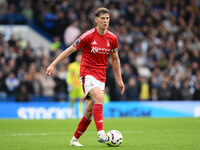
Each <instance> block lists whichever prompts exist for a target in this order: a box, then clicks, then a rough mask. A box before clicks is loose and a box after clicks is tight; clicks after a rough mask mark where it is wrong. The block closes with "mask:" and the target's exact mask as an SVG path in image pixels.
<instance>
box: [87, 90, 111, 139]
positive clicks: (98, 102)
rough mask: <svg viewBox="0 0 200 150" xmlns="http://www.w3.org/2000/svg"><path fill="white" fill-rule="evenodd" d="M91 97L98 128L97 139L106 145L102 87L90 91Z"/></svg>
mask: <svg viewBox="0 0 200 150" xmlns="http://www.w3.org/2000/svg"><path fill="white" fill-rule="evenodd" d="M89 96H90V97H92V99H93V100H94V107H93V117H94V121H95V125H96V128H97V139H98V141H99V142H102V143H105V142H106V140H107V136H106V134H105V131H104V129H103V103H104V95H103V92H102V89H101V88H100V87H94V88H93V89H91V90H90V92H89Z"/></svg>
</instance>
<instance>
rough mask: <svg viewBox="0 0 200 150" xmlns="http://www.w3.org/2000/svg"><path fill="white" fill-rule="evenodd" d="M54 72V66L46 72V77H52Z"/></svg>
mask: <svg viewBox="0 0 200 150" xmlns="http://www.w3.org/2000/svg"><path fill="white" fill-rule="evenodd" d="M53 70H54V66H52V65H50V66H49V67H48V68H47V70H46V73H45V76H46V77H48V76H50V75H51V73H52V72H53Z"/></svg>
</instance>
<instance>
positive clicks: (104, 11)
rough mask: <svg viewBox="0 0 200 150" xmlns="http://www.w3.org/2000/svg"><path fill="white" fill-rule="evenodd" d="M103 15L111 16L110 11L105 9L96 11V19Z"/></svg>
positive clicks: (101, 8)
mask: <svg viewBox="0 0 200 150" xmlns="http://www.w3.org/2000/svg"><path fill="white" fill-rule="evenodd" d="M101 14H109V16H110V14H111V13H110V10H108V9H107V8H105V7H100V8H98V9H97V10H96V11H95V17H99V16H100V15H101Z"/></svg>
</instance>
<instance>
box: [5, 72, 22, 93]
mask: <svg viewBox="0 0 200 150" xmlns="http://www.w3.org/2000/svg"><path fill="white" fill-rule="evenodd" d="M5 81H6V82H5V83H6V88H7V90H8V91H7V92H8V94H10V95H15V94H16V92H17V88H18V86H19V84H20V81H19V80H18V79H17V78H16V76H15V74H14V72H10V73H9V74H8V77H7V78H6V80H5Z"/></svg>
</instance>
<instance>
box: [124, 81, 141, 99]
mask: <svg viewBox="0 0 200 150" xmlns="http://www.w3.org/2000/svg"><path fill="white" fill-rule="evenodd" d="M125 92H126V100H128V101H132V100H135V101H136V100H138V99H139V93H140V87H139V85H138V83H137V81H136V79H135V78H133V77H131V78H129V80H128V85H127V87H126V91H125Z"/></svg>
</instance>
